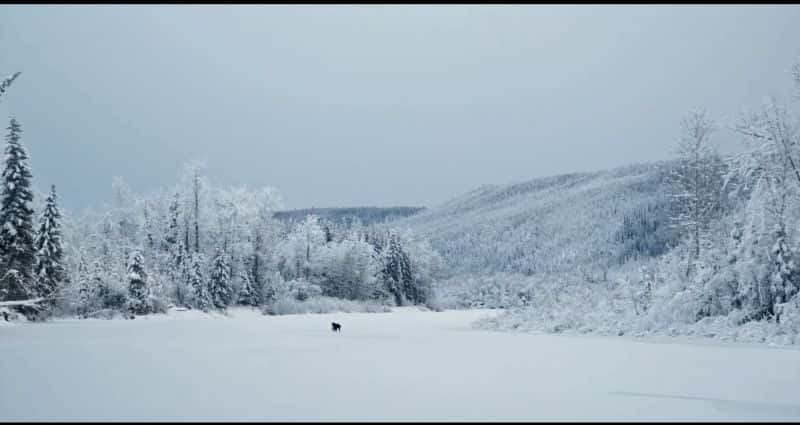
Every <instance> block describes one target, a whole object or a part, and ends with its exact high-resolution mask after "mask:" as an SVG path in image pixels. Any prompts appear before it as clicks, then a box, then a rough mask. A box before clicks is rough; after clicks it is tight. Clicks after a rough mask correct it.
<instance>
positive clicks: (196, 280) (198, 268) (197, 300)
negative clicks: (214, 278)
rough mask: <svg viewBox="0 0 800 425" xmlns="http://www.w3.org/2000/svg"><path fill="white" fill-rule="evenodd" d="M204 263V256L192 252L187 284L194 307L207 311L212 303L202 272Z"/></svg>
mask: <svg viewBox="0 0 800 425" xmlns="http://www.w3.org/2000/svg"><path fill="white" fill-rule="evenodd" d="M205 263H206V262H205V258H204V257H203V255H202V254H199V253H194V254H192V256H191V265H190V269H189V285H190V286H191V288H192V291H193V294H192V295H193V304H194V307H196V308H199V309H201V310H203V311H208V309H209V308H210V307H211V306H212V304H213V303H212V300H211V295H210V294H209V291H208V286H207V283H206V280H205V276H204V274H203V269H204V268H205Z"/></svg>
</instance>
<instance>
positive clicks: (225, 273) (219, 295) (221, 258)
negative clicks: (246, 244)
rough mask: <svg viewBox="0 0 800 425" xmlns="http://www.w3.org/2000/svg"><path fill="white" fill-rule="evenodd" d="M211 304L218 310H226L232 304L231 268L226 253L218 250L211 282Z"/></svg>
mask: <svg viewBox="0 0 800 425" xmlns="http://www.w3.org/2000/svg"><path fill="white" fill-rule="evenodd" d="M209 286H210V288H209V289H210V291H209V292H210V294H209V295H210V296H211V302H212V303H213V304H214V307H216V308H226V307H227V306H228V305H229V304H230V302H231V296H232V295H233V294H232V292H233V291H232V290H231V279H230V268H229V266H228V261H227V257H226V256H225V253H224V252H223V251H222V250H220V249H217V254H216V255H215V256H214V262H213V264H212V270H211V279H210V281H209Z"/></svg>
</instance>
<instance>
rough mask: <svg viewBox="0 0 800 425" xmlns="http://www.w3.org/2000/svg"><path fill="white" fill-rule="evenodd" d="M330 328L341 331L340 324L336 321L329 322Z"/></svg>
mask: <svg viewBox="0 0 800 425" xmlns="http://www.w3.org/2000/svg"><path fill="white" fill-rule="evenodd" d="M331 330H332V331H334V332H341V331H342V325H340V324H338V323H336V322H331Z"/></svg>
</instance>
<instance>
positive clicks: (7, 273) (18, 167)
mask: <svg viewBox="0 0 800 425" xmlns="http://www.w3.org/2000/svg"><path fill="white" fill-rule="evenodd" d="M8 131H9V132H8V135H6V141H7V142H8V143H7V144H6V148H5V168H4V169H3V174H2V178H1V179H2V185H3V188H2V207H0V273H2V274H1V275H0V276H2V277H0V300H22V299H26V298H27V297H29V296H32V295H36V294H35V288H34V287H33V266H34V263H35V261H36V255H35V252H36V251H35V250H34V245H33V242H34V237H33V209H32V208H31V202H33V192H32V191H31V182H30V180H31V177H32V175H31V171H30V167H29V166H28V153H27V151H26V150H25V147H24V146H22V144H21V143H20V134H21V133H22V128H21V127H20V125H19V123H18V122H17V120H16V119H14V118H11V123H10V124H9V126H8Z"/></svg>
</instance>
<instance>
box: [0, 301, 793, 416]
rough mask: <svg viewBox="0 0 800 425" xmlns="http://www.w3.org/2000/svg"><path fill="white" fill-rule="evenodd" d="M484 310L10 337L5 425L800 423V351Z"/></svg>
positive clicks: (119, 324) (13, 332) (174, 321)
mask: <svg viewBox="0 0 800 425" xmlns="http://www.w3.org/2000/svg"><path fill="white" fill-rule="evenodd" d="M485 314H494V313H491V312H487V311H476V310H472V311H447V312H442V313H433V312H422V311H418V310H415V309H397V310H395V312H393V313H374V314H323V315H293V316H262V315H260V314H259V313H257V312H254V311H248V310H241V309H238V310H234V311H233V312H232V313H231V317H228V318H223V317H212V316H204V317H198V316H197V315H196V314H195V313H193V312H171V313H170V315H169V316H160V317H158V316H150V317H147V318H137V319H136V320H133V321H127V320H108V321H106V320H60V321H54V322H51V323H45V324H18V325H14V326H3V327H0V359H1V361H0V420H3V421H9V420H59V419H60V420H407V421H411V420H614V419H618V420H634V419H639V420H668V419H669V420H755V419H764V420H798V419H800V351H798V350H797V349H786V348H780V349H778V348H769V347H755V346H747V345H742V344H739V345H731V344H728V345H721V344H709V343H688V342H680V343H676V342H675V341H674V340H673V341H672V342H671V343H658V342H644V341H637V340H631V339H625V338H605V337H583V336H580V337H579V336H556V335H544V334H524V333H503V332H490V331H478V330H473V329H472V328H471V322H472V321H474V320H475V319H477V318H479V317H480V316H482V315H485ZM331 321H336V322H339V323H341V324H342V325H343V331H342V333H341V334H334V333H333V332H331V330H330V322H331Z"/></svg>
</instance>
